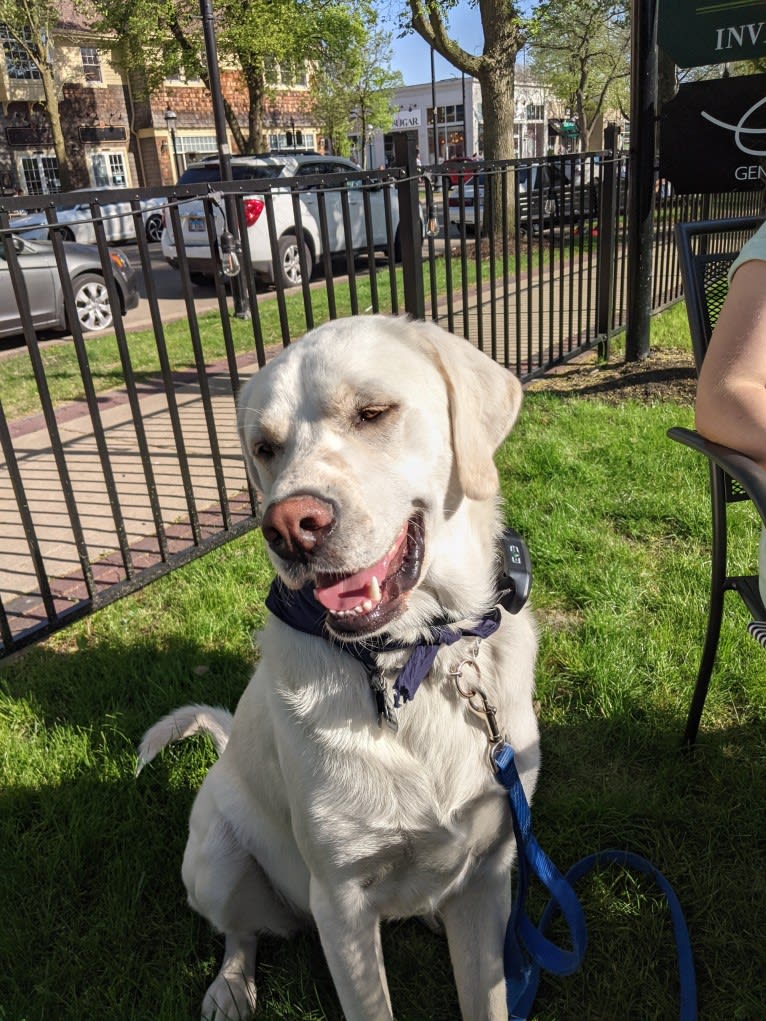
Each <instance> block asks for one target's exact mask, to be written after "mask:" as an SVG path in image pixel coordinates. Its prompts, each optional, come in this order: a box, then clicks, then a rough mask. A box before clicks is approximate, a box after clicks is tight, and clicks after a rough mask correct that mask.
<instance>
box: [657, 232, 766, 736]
mask: <svg viewBox="0 0 766 1021" xmlns="http://www.w3.org/2000/svg"><path fill="white" fill-rule="evenodd" d="M763 219H764V218H763V217H742V218H738V219H729V220H701V221H698V222H696V223H679V224H678V225H677V227H676V241H677V244H678V257H679V263H680V268H681V278H682V280H683V286H684V297H685V299H686V310H687V314H688V317H689V327H690V330H691V337H692V345H693V348H694V361H695V364H696V369H697V373H698V374H699V371H700V368H701V366H702V361H703V359H704V357H705V352H706V351H707V346H708V343H709V341H710V336H711V334H712V332H713V327H714V326H715V324H716V321H717V319H718V315H719V313H720V311H721V306H722V305H723V302H724V299H725V297H726V293H727V290H728V279H727V274H728V272H729V269H730V267H731V264H732V263H733V262H734V260H735V259H736V257H737V255H738V254H739V250H740V249H741V247H742V245H743V244H744V243H745V241H747V240H748V238H749V237H750V236H751V235H752V234H753V233H754V231H755V230H756V229H757V228H758V227H759V226H760V225H761V223H763ZM668 436H669V437H670V438H671V439H673V440H677V441H678V442H679V443H683V444H685V445H686V446H687V447H691V448H692V449H694V450H697V451H699V453H701V454H703V455H704V456H705V457H706V458H707V459H708V467H709V470H710V500H711V511H712V525H713V530H712V544H711V554H712V556H711V584H710V606H709V610H708V621H707V633H706V635H705V644H704V647H703V650H702V659H701V662H700V667H699V672H698V674H697V682H696V684H695V687H694V693H693V695H692V700H691V704H690V706H689V714H688V717H687V720H686V729H685V731H684V743H685V744H686V745H688V746H691V745H693V744H694V741H695V740H696V737H697V731H698V730H699V725H700V718H701V717H702V710H703V707H704V705H705V698H706V696H707V692H708V687H709V684H710V676H711V674H712V672H713V666H714V664H715V658H716V652H717V649H718V639H719V637H720V633H721V619H722V616H723V605H724V594H725V593H726V592H728V591H733V592H738V593H739V595H740V596H741V598H742V600H743V602H744V603H745V605H746V606H747V608H748V610H749V612H750V614H751V616H752V618H753V621H754V622H758V621H766V607H765V606H764V604H763V601H762V600H761V596H760V593H759V590H758V577H757V575H750V576H745V577H741V576H735V575H731V574H730V573H729V569H728V564H727V537H728V529H727V518H726V513H727V507H728V505H729V504H730V503H736V502H740V501H744V500H750V501H751V502H752V504H753V505H754V506H755V509H756V511H757V512H758V514H759V515H760V517H761V521H762V522H763V523H764V524H766V471H764V470H763V469H762V468H761V467H760V466H759V465H758V464H756V463H755V461H753V460H751V459H750V458H749V457H746V456H745V455H744V454H740V453H739V452H738V451H736V450H731V449H730V448H729V447H723V446H720V445H719V444H717V443H709V442H708V441H707V440H705V439H703V438H702V437H701V436H700V435H699V433H697V432H695V431H694V430H692V429H682V428H679V427H675V428H673V429H669V430H668ZM751 633H753V634H754V636H755V637H756V638H758V640H759V641H760V642H761V644H766V641H765V640H764V636H763V635H759V634H758V629H757V628H753V626H752V625H751Z"/></svg>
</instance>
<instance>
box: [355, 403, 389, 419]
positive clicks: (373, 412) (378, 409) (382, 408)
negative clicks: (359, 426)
mask: <svg viewBox="0 0 766 1021" xmlns="http://www.w3.org/2000/svg"><path fill="white" fill-rule="evenodd" d="M390 410H391V409H390V408H389V407H388V406H386V405H383V404H373V405H370V407H368V408H361V409H360V411H359V415H358V418H359V422H360V423H363V422H374V421H375V420H376V419H378V418H381V417H382V416H383V415H385V413H386V412H387V411H390Z"/></svg>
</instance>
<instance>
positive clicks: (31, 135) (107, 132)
mask: <svg viewBox="0 0 766 1021" xmlns="http://www.w3.org/2000/svg"><path fill="white" fill-rule="evenodd" d="M60 11H61V17H60V20H59V23H58V25H57V27H56V31H55V35H54V38H53V39H52V40H51V44H50V47H49V52H50V55H51V62H52V64H53V67H54V73H55V77H56V83H57V87H58V91H59V95H60V100H59V112H60V116H61V121H62V127H63V132H64V137H65V139H66V144H67V152H68V156H69V163H70V167H71V172H72V185H73V187H79V188H87V187H122V186H130V187H135V186H154V185H161V184H172V183H173V182H174V181H175V180H176V179H177V176H178V174H179V173H180V172H182V171H183V169H184V167H185V166H186V164H187V163H188V162H191V160H192V159H193V158H194V157H197V156H202V155H204V154H206V153H213V152H215V151H216V139H215V126H214V119H213V108H212V103H211V99H210V94H209V93H208V91H207V89H206V88H205V87H204V85H203V84H202V82H201V81H189V80H184V79H181V78H178V79H168V80H166V82H165V83H164V88H163V89H161V90H160V91H159V92H158V93H156V94H155V95H153V96H152V97H151V98H150V99H149V100H148V101H147V100H144V99H140V98H138V97H139V96H140V90H138V89H136V88H135V82H134V81H133V82H131V79H130V76H128V75H127V74H126V73H125V71H124V69H123V68H122V66H121V63H120V53H119V47H118V45H117V42H116V41H115V40H114V39H110V38H108V37H104V36H103V35H99V34H98V33H96V32H94V31H93V29H92V28H91V27H90V26H89V25H88V24H87V23H86V21H85V19H84V17H83V15H82V14H79V13H78V12H77V10H76V9H75V8H74V7H73V6H72V5H71V3H69V0H62V2H61V3H60ZM0 40H1V41H2V44H3V54H2V56H3V59H2V61H1V62H0V191H2V192H4V193H5V194H13V193H14V192H15V191H16V189H20V190H21V191H22V192H23V193H24V194H32V195H36V194H45V193H48V192H55V191H58V190H60V182H59V174H58V161H57V159H56V155H55V153H54V150H53V145H52V138H51V132H50V123H49V119H48V115H47V112H46V108H45V103H44V94H43V89H42V83H41V81H40V73H39V71H38V70H37V68H36V67H35V65H34V64H33V63H32V62H31V61H30V60H29V58H28V57H26V56H25V54H24V53H23V50H22V49H21V48H20V47H19V45H18V43H17V42H16V41H15V40H14V39H13V36H12V34H11V33H10V32H9V30H8V29H7V27H6V26H5V25H2V24H0ZM273 78H274V85H273V88H272V91H271V98H270V99H269V100H268V101H267V110H266V124H267V131H268V135H269V145H270V146H271V147H274V148H276V147H280V148H283V147H290V146H292V145H296V146H306V147H316V148H321V141H322V140H321V138H320V136H319V131H318V130H317V127H316V125H314V124H312V122H311V117H310V115H309V113H308V83H307V79H306V74H305V71H304V69H302V68H301V69H298V70H297V71H295V70H294V69H293V70H292V71H290V72H284V71H282V70H281V69H279V68H276V67H275V68H274V69H273ZM221 86H222V91H223V93H224V95H225V96H226V99H227V100H228V101H229V102H230V103H231V105H232V108H233V109H234V111H235V112H236V114H237V117H238V119H239V120H240V123H241V124H242V125H243V126H246V125H247V107H248V103H247V94H246V90H245V88H244V86H243V83H242V81H241V77H240V76H239V74H238V73H237V72H236V71H232V70H226V69H223V68H222V69H221ZM229 144H230V146H231V149H232V151H233V152H236V151H237V146H236V145H235V143H234V139H233V138H232V137H230V138H229Z"/></svg>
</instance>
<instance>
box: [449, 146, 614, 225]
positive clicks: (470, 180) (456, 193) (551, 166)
mask: <svg viewBox="0 0 766 1021" xmlns="http://www.w3.org/2000/svg"><path fill="white" fill-rule="evenodd" d="M515 174H516V186H517V192H516V219H517V221H518V224H519V227H520V229H521V231H522V232H524V233H529V234H535V233H537V232H539V231H540V230H547V229H549V228H551V227H555V226H560V225H562V224H576V223H579V222H580V221H581V220H584V219H586V218H588V217H590V216H593V217H596V216H597V215H598V199H599V194H600V180H599V178H598V177H597V176H596V175H595V174H594V173H593V170H592V167H591V164H590V163H587V162H586V163H585V164H584V166H582V167H581V166H580V165H579V163H578V162H576V161H572V160H568V161H562V162H554V161H551V162H541V163H530V164H521V165H520V166H517V167H516V169H515ZM461 177H463V175H462V174H461V175H458V178H457V180H458V184H456V185H455V186H453V187H452V188H451V189H450V194H449V209H450V220H451V222H452V223H455V224H458V225H459V224H460V223H461V209H462V222H463V223H465V225H466V227H467V228H468V229H469V230H473V229H474V227H475V225H476V222H477V220H478V222H479V223H481V216H482V214H483V209H484V190H485V186H486V183H487V173H486V172H484V171H482V172H481V173H478V174H477V173H471V174H469V173H466V175H465V176H464V177H463V180H464V181H465V183H464V184H463V186H462V191H461V188H460V185H459V181H460V178H461ZM583 178H584V180H583Z"/></svg>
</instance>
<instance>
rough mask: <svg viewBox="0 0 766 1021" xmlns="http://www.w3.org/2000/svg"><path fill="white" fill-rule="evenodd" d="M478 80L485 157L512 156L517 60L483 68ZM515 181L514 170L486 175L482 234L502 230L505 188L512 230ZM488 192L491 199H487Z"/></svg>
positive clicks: (509, 227)
mask: <svg viewBox="0 0 766 1021" xmlns="http://www.w3.org/2000/svg"><path fill="white" fill-rule="evenodd" d="M478 79H479V84H480V85H481V102H482V110H483V112H484V158H485V159H486V160H510V159H513V158H514V156H515V153H514V150H513V121H514V98H513V93H514V80H515V62H514V60H513V59H511V58H510V56H509V57H508V59H507V60H506V61H504V62H503V65H502V67H497V66H495V67H492V68H488V69H486V70H485V69H484V68H482V70H481V71H480V72H479V74H478ZM513 184H514V182H513V175H512V174H511V173H507V172H506V173H502V174H488V175H487V177H486V181H485V185H484V195H485V198H484V212H483V217H482V230H483V233H491V234H499V233H500V232H501V231H502V215H503V187H504V188H505V202H506V205H507V208H508V230H509V231H510V232H512V231H513V224H514V221H515V215H516V211H515V208H514V206H515V201H514V199H515V191H514V187H513ZM489 191H491V201H488V199H489V195H488V192H489Z"/></svg>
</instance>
